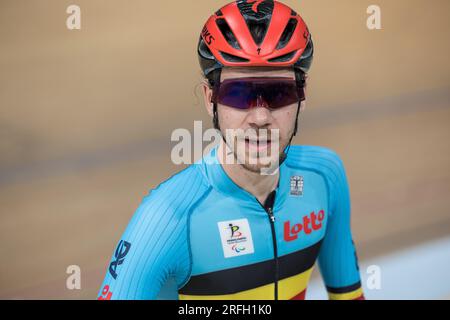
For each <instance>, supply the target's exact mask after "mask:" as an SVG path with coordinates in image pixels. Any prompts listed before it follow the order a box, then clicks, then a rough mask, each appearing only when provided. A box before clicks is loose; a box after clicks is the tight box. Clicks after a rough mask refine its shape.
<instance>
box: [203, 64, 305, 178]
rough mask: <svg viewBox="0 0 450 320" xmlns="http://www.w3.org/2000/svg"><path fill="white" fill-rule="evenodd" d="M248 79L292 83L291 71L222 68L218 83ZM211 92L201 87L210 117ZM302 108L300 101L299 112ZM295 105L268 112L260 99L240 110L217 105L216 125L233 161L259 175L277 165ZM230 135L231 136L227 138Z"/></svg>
mask: <svg viewBox="0 0 450 320" xmlns="http://www.w3.org/2000/svg"><path fill="white" fill-rule="evenodd" d="M248 77H252V78H253V77H258V78H259V77H261V78H270V77H277V78H287V79H293V80H295V73H294V71H293V70H292V69H264V68H258V69H255V68H224V69H223V70H222V75H221V82H223V81H225V80H227V79H238V78H248ZM211 95H212V91H211V90H210V89H209V88H207V87H206V86H205V98H206V101H207V105H208V111H209V113H210V115H212V104H211V102H210V101H211ZM304 107H305V105H304V102H302V107H301V111H302V109H304ZM297 108H298V103H294V104H291V105H288V106H285V107H282V108H279V109H272V108H270V105H268V103H267V102H265V101H264V100H261V101H258V104H257V106H256V107H253V108H250V109H247V110H240V109H236V108H232V107H229V106H225V105H221V104H218V108H217V109H218V116H219V125H220V129H221V132H222V135H224V137H225V139H226V142H227V145H228V147H229V149H230V150H231V151H232V152H233V155H234V159H235V160H238V161H239V163H241V164H242V166H243V167H244V168H246V169H247V170H250V171H252V172H258V173H260V172H261V169H263V168H269V167H271V166H272V165H273V164H274V163H278V161H279V159H280V156H281V154H282V153H283V151H284V149H285V148H286V147H287V144H288V143H289V139H290V138H291V136H292V134H293V132H294V128H295V121H296V115H297ZM230 133H231V135H230Z"/></svg>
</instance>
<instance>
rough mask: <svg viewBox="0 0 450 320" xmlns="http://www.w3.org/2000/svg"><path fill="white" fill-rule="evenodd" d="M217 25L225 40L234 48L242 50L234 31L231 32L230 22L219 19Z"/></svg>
mask: <svg viewBox="0 0 450 320" xmlns="http://www.w3.org/2000/svg"><path fill="white" fill-rule="evenodd" d="M216 24H217V27H219V29H220V32H222V35H223V36H224V38H225V40H227V42H228V44H229V45H230V46H232V47H233V48H235V49H238V50H240V49H241V47H240V46H239V42H238V41H237V39H236V36H235V35H234V33H233V31H231V28H230V26H229V25H228V22H227V21H226V20H225V19H217V20H216Z"/></svg>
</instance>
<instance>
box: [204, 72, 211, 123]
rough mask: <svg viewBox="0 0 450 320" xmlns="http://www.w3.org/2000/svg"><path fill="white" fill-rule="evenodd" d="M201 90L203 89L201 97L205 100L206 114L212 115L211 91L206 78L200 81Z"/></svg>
mask: <svg viewBox="0 0 450 320" xmlns="http://www.w3.org/2000/svg"><path fill="white" fill-rule="evenodd" d="M202 89H203V90H202V91H203V99H204V102H205V107H206V111H208V114H209V115H210V116H211V117H213V102H212V95H213V91H212V89H211V87H210V86H209V82H208V80H207V79H204V80H203V82H202Z"/></svg>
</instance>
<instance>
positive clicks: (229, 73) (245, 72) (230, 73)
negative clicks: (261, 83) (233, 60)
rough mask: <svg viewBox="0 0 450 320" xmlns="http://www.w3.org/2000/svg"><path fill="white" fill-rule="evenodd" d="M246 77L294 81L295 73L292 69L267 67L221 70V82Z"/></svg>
mask: <svg viewBox="0 0 450 320" xmlns="http://www.w3.org/2000/svg"><path fill="white" fill-rule="evenodd" d="M246 77H283V78H284V77H286V78H291V79H295V72H294V70H293V69H292V68H267V67H259V68H258V67H252V68H239V67H226V68H223V69H222V76H221V79H222V80H226V79H236V78H246Z"/></svg>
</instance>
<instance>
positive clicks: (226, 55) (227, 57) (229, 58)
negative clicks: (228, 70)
mask: <svg viewBox="0 0 450 320" xmlns="http://www.w3.org/2000/svg"><path fill="white" fill-rule="evenodd" d="M220 54H221V55H222V57H223V58H224V59H225V60H227V61H228V62H237V63H244V62H249V60H248V59H244V58H241V57H237V56H234V55H232V54H229V53H225V52H222V51H221V52H220Z"/></svg>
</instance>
